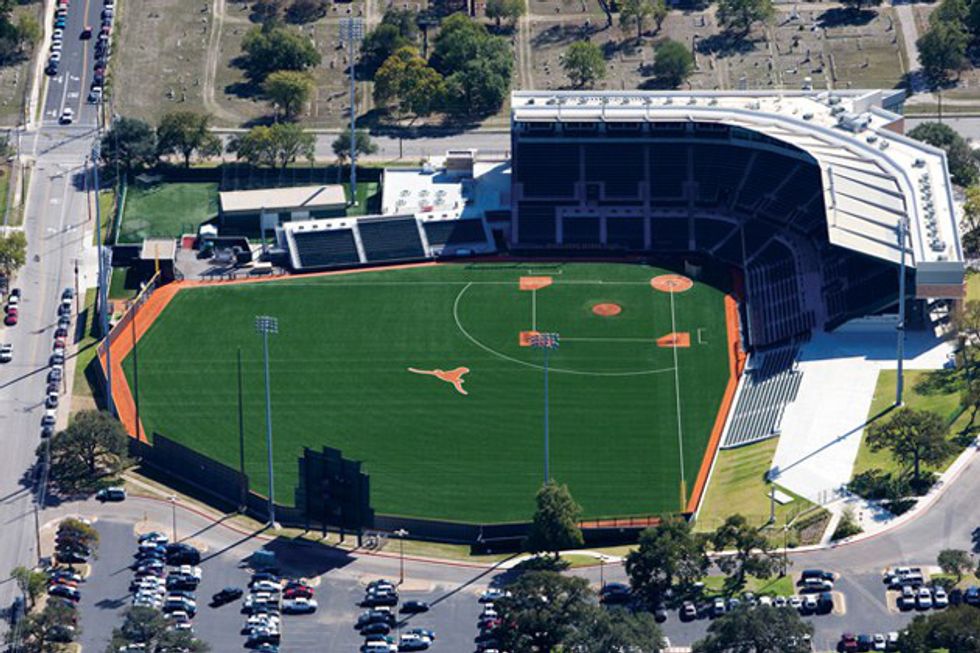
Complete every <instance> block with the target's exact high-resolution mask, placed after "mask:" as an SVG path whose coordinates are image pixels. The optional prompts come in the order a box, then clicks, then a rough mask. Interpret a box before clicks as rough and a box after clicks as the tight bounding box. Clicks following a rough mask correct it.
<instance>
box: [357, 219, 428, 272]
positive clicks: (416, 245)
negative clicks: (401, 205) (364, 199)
mask: <svg viewBox="0 0 980 653" xmlns="http://www.w3.org/2000/svg"><path fill="white" fill-rule="evenodd" d="M357 225H358V229H359V230H360V232H361V243H363V245H364V255H365V256H366V257H367V260H368V261H400V260H411V259H421V258H425V248H424V247H423V246H422V238H421V237H420V236H419V228H418V223H417V222H416V220H415V218H414V217H412V218H394V219H381V220H358V221H357Z"/></svg>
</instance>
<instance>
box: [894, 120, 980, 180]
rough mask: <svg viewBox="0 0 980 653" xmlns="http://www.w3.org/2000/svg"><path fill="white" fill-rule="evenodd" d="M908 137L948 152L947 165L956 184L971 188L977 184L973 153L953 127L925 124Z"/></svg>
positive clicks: (918, 126)
mask: <svg viewBox="0 0 980 653" xmlns="http://www.w3.org/2000/svg"><path fill="white" fill-rule="evenodd" d="M908 136H909V137H910V138H914V139H915V140H917V141H922V142H924V143H928V144H929V145H932V146H933V147H938V148H941V149H943V150H945V151H946V163H947V164H948V165H949V172H950V174H951V175H952V177H953V182H954V183H956V184H957V185H960V186H969V185H971V184H975V183H976V182H977V179H978V174H977V164H976V160H975V159H974V158H973V151H972V150H971V149H970V146H969V144H967V142H966V141H965V140H964V139H963V137H962V136H960V135H959V134H958V133H957V132H956V131H955V130H954V129H953V128H952V127H950V126H949V125H944V124H942V123H938V122H924V123H922V124H920V125H917V126H916V127H915V128H914V129H912V130H910V131H909V133H908Z"/></svg>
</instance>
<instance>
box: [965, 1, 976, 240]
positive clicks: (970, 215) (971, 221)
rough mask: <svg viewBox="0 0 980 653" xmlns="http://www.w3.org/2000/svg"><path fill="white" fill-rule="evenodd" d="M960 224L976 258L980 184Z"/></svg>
mask: <svg viewBox="0 0 980 653" xmlns="http://www.w3.org/2000/svg"><path fill="white" fill-rule="evenodd" d="M978 4H980V3H978ZM960 226H961V231H962V233H963V249H965V250H966V251H967V255H968V256H970V257H971V258H975V257H976V256H977V255H978V254H980V186H978V185H976V184H974V185H972V186H970V187H969V188H967V189H966V198H965V199H964V201H963V222H962V224H961V225H960Z"/></svg>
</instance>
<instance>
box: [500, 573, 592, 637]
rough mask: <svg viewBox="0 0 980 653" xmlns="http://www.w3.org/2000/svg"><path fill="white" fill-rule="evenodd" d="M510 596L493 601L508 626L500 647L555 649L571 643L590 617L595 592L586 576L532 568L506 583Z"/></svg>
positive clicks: (504, 631) (502, 632)
mask: <svg viewBox="0 0 980 653" xmlns="http://www.w3.org/2000/svg"><path fill="white" fill-rule="evenodd" d="M507 590H508V592H509V596H506V597H504V598H502V599H500V600H499V601H496V602H495V603H494V605H495V607H496V609H497V612H498V613H499V614H500V617H501V619H502V620H503V622H504V623H506V624H508V627H507V628H500V629H498V632H499V633H500V650H502V651H510V652H511V653H524V652H528V653H530V652H531V651H554V650H556V648H557V647H559V646H562V645H563V644H565V643H566V642H568V641H569V640H570V639H571V638H572V637H573V636H574V634H575V630H576V628H577V627H578V626H580V625H581V624H584V623H585V622H586V620H587V619H588V617H589V613H590V608H592V602H593V600H594V594H593V592H592V590H591V589H589V584H588V581H586V580H585V579H584V578H577V577H569V576H562V575H561V574H558V573H555V572H553V571H532V572H528V573H526V574H523V575H521V576H520V577H519V578H518V579H517V580H516V581H514V582H513V583H511V584H510V585H508V586H507Z"/></svg>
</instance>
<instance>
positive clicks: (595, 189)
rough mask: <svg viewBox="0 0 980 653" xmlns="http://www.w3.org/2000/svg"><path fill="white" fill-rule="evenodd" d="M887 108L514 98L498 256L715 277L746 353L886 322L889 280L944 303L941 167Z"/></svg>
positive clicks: (946, 213) (728, 95) (947, 207)
mask: <svg viewBox="0 0 980 653" xmlns="http://www.w3.org/2000/svg"><path fill="white" fill-rule="evenodd" d="M900 93H901V92H900V91H887V92H881V91H874V92H865V91H853V92H843V93H838V92H833V93H828V92H819V93H818V92H812V91H811V92H799V93H792V92H783V93H781V94H780V95H771V94H762V93H760V94H756V93H748V92H700V93H682V92H676V93H675V92H668V93H660V92H623V93H620V92H599V93H581V92H544V91H541V92H533V91H528V92H517V93H515V94H514V95H513V99H512V105H513V109H512V135H511V139H512V151H513V174H512V180H513V181H512V189H511V199H512V219H511V225H510V240H511V245H512V247H514V248H516V249H519V250H522V251H529V250H541V249H548V250H554V249H570V248H582V247H583V246H588V247H590V248H593V247H594V248H608V249H613V250H619V251H629V252H642V253H654V254H665V255H684V256H687V257H690V258H692V259H694V260H696V259H698V258H706V259H714V260H721V261H723V262H727V263H729V264H731V265H732V266H733V267H735V268H737V269H739V270H741V271H742V278H743V281H744V297H743V300H744V301H743V304H742V310H743V327H744V333H743V336H744V340H743V341H744V343H745V344H746V346H747V347H748V348H749V349H752V350H754V349H759V348H762V349H764V348H770V347H774V346H780V345H783V344H786V343H788V342H791V341H793V340H794V339H798V338H800V337H806V336H807V334H809V333H810V332H811V331H812V329H814V328H826V329H832V328H834V327H836V326H838V325H840V324H842V323H844V322H846V321H848V320H850V319H853V318H856V317H862V316H865V315H868V314H874V313H878V312H882V311H887V310H892V311H894V309H895V306H897V305H898V294H899V287H900V284H899V276H900V273H899V270H900V268H903V267H904V269H906V270H907V278H906V280H907V281H908V282H909V287H911V288H912V289H913V292H912V293H911V294H912V296H913V297H914V298H915V299H924V298H926V297H928V298H958V297H961V296H962V292H963V257H962V252H961V250H960V245H959V238H958V235H957V230H956V216H955V211H954V206H953V200H952V194H951V189H950V183H949V179H948V173H947V170H946V163H945V155H944V154H943V152H942V151H940V150H937V149H935V148H932V147H930V146H927V145H924V144H922V143H919V142H916V141H912V140H911V139H908V138H906V137H904V136H903V135H902V134H901V132H902V129H903V128H902V118H901V116H899V115H897V114H894V113H892V112H891V111H888V110H886V109H885V108H883V107H884V106H886V105H887V106H893V105H894V104H895V103H896V101H897V100H900V96H897V95H896V94H900ZM545 169H546V170H547V171H548V173H547V174H541V171H542V170H545ZM906 216H908V218H909V219H908V221H907V222H906V221H905V218H906ZM903 225H906V226H905V227H903Z"/></svg>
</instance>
